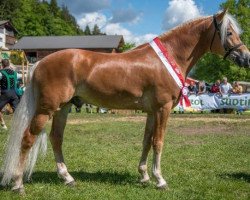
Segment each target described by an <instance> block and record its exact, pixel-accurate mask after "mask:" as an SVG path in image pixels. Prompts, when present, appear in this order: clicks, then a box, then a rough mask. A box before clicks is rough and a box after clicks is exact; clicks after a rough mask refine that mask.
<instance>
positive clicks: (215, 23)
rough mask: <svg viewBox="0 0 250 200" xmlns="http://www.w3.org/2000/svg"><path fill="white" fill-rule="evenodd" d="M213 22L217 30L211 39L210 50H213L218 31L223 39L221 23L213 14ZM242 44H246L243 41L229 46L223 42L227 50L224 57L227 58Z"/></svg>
mask: <svg viewBox="0 0 250 200" xmlns="http://www.w3.org/2000/svg"><path fill="white" fill-rule="evenodd" d="M213 24H214V27H215V30H214V35H213V38H212V41H211V44H210V51H211V52H212V45H213V43H214V38H215V34H216V32H217V33H218V34H219V37H220V39H221V35H220V28H219V24H218V23H217V20H216V17H215V15H214V16H213ZM242 45H244V44H243V43H242V42H241V43H239V44H237V45H235V46H233V47H231V48H228V47H227V46H226V45H225V44H223V47H224V50H225V52H226V53H225V55H224V57H223V59H224V60H225V59H226V58H227V57H228V56H229V55H230V54H231V52H233V51H235V50H236V49H238V48H239V47H240V46H242Z"/></svg>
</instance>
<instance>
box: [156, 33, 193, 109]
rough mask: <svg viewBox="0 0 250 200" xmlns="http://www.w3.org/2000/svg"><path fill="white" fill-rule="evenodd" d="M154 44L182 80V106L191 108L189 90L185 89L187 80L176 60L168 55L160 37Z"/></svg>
mask: <svg viewBox="0 0 250 200" xmlns="http://www.w3.org/2000/svg"><path fill="white" fill-rule="evenodd" d="M154 42H155V44H156V45H157V46H158V47H159V49H160V50H161V52H162V54H163V55H164V56H165V57H166V59H167V60H168V62H169V64H170V65H171V67H172V68H173V70H174V72H175V73H176V75H177V76H178V78H179V79H180V81H181V83H182V88H181V98H180V105H181V106H186V107H190V106H191V103H190V101H189V99H188V96H187V95H188V89H187V87H185V79H184V77H183V76H182V74H181V72H180V70H179V67H178V65H177V63H176V62H175V60H174V58H173V57H172V56H171V55H170V54H169V53H168V51H167V49H166V47H165V46H164V45H163V44H162V42H161V40H160V39H159V38H158V37H156V38H154ZM184 103H185V104H184Z"/></svg>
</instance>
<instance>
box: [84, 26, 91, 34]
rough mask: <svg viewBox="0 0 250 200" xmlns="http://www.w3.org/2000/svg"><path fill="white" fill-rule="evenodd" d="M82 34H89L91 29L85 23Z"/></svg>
mask: <svg viewBox="0 0 250 200" xmlns="http://www.w3.org/2000/svg"><path fill="white" fill-rule="evenodd" d="M84 35H91V30H90V28H89V25H87V26H86V27H85V30H84Z"/></svg>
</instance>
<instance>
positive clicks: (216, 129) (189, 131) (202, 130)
mask: <svg viewBox="0 0 250 200" xmlns="http://www.w3.org/2000/svg"><path fill="white" fill-rule="evenodd" d="M173 132H175V133H177V134H184V135H198V134H211V133H213V134H233V133H234V130H232V128H231V127H228V126H225V125H213V126H211V125H202V126H200V127H197V126H196V127H190V126H189V127H179V128H178V127H175V128H173Z"/></svg>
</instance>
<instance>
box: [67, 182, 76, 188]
mask: <svg viewBox="0 0 250 200" xmlns="http://www.w3.org/2000/svg"><path fill="white" fill-rule="evenodd" d="M65 185H67V186H69V187H75V186H76V182H75V181H70V182H68V183H66V184H65Z"/></svg>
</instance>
